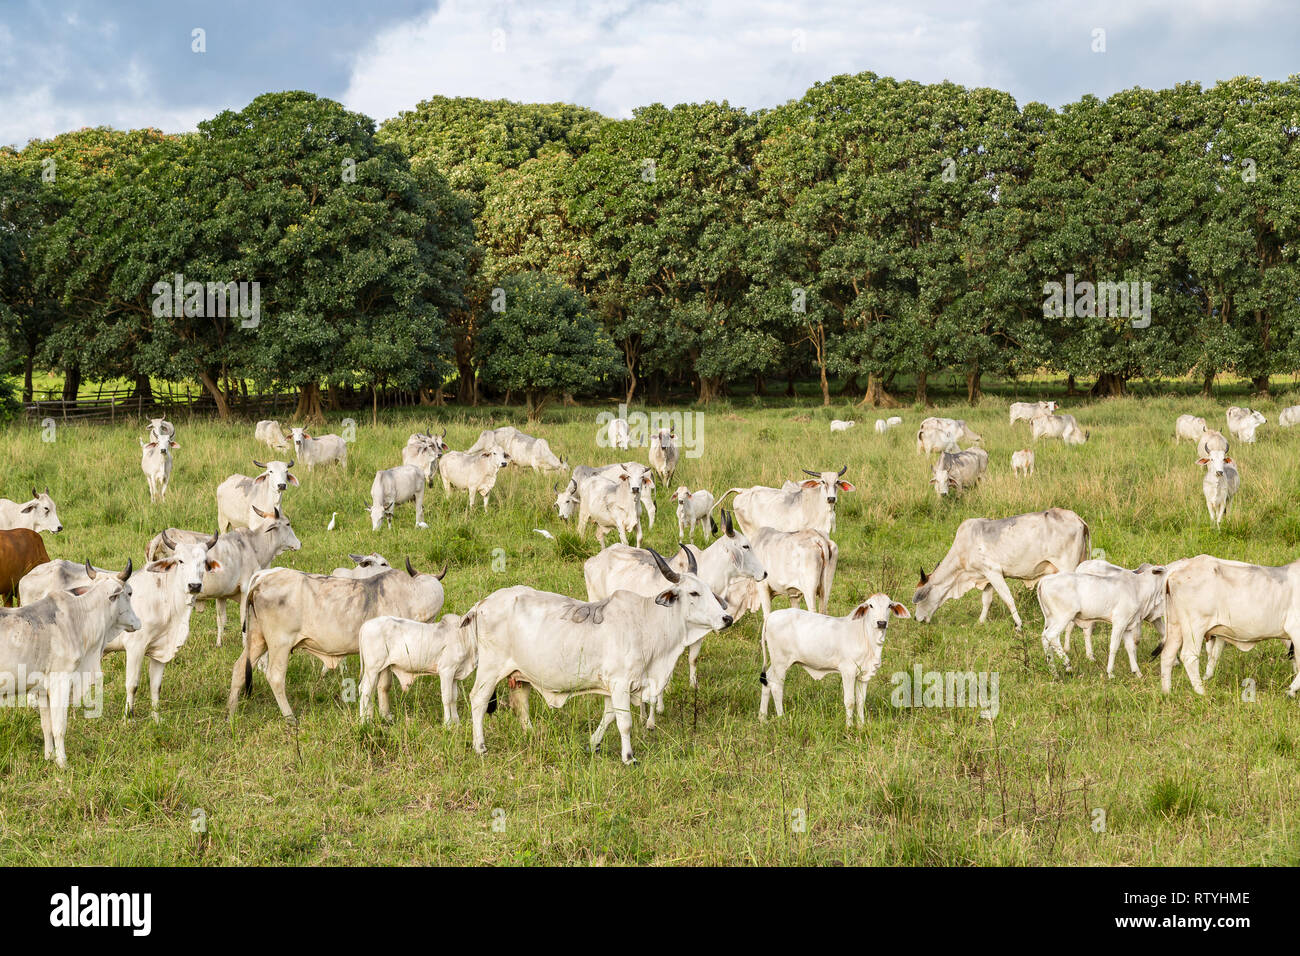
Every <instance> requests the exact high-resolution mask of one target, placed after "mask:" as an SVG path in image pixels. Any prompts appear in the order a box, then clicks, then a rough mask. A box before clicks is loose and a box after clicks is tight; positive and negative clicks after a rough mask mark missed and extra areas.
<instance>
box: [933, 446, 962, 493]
mask: <svg viewBox="0 0 1300 956" xmlns="http://www.w3.org/2000/svg"><path fill="white" fill-rule="evenodd" d="M945 457H946V453H945V454H943V455H940V456H939V460H938V461H936V462H935V463H934V475H933V476H931V478H930V484H932V485H934V493H935V494H937V495H939V496H940V497H943V496H945V495H947V494H948V493H949V492H958V491H961V482H960V481H958V480H957V476H956V475H954V474H953V473H952V471H951V470H949V468H948V462H947V461H946V460H945Z"/></svg>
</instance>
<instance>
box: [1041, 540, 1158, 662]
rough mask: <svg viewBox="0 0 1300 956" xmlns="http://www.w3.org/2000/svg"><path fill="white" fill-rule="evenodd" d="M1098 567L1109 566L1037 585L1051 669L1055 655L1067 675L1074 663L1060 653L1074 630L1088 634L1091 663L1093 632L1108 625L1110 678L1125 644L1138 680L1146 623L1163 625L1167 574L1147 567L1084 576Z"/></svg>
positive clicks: (1045, 650)
mask: <svg viewBox="0 0 1300 956" xmlns="http://www.w3.org/2000/svg"><path fill="white" fill-rule="evenodd" d="M1096 564H1105V562H1092V561H1085V562H1083V563H1081V564H1080V565H1079V567H1078V568H1077V569H1075V570H1074V571H1062V572H1061V573H1059V574H1049V575H1048V576H1047V577H1045V578H1043V579H1042V580H1041V581H1039V582H1038V604H1039V606H1040V607H1041V608H1042V609H1043V653H1044V654H1046V655H1047V663H1048V664H1049V665H1051V666H1053V667H1054V666H1055V658H1054V657H1053V655H1054V654H1055V655H1056V656H1058V657H1060V658H1061V659H1062V660H1063V661H1065V669H1066V671H1067V672H1068V671H1069V670H1071V667H1070V658H1069V655H1068V652H1067V651H1066V650H1065V649H1064V648H1062V647H1061V641H1060V637H1061V634H1062V633H1063V632H1064V633H1066V634H1068V633H1069V630H1070V628H1072V627H1073V626H1074V625H1076V624H1077V625H1079V626H1080V628H1082V629H1083V631H1084V640H1085V644H1086V647H1087V654H1088V660H1092V659H1093V657H1092V627H1093V625H1095V624H1097V623H1099V622H1107V623H1109V624H1110V653H1109V654H1108V655H1107V657H1106V676H1107V677H1114V676H1115V654H1116V652H1117V651H1118V650H1119V645H1120V641H1121V640H1122V641H1123V642H1124V649H1125V650H1126V651H1128V662H1129V669H1130V670H1131V671H1132V672H1133V673H1134V674H1136V675H1138V676H1139V677H1140V676H1142V672H1141V671H1140V670H1138V663H1137V645H1138V640H1139V639H1140V638H1141V637H1142V622H1143V621H1144V620H1145V621H1153V620H1159V619H1160V617H1162V616H1163V615H1164V598H1165V569H1164V568H1163V567H1158V566H1154V565H1150V564H1144V565H1142V566H1141V567H1139V568H1138V569H1137V570H1136V571H1128V570H1125V569H1123V568H1115V569H1114V570H1109V569H1108V570H1104V571H1101V572H1100V573H1092V572H1091V571H1088V570H1085V565H1096ZM1113 567H1114V566H1113V565H1111V566H1108V568H1113Z"/></svg>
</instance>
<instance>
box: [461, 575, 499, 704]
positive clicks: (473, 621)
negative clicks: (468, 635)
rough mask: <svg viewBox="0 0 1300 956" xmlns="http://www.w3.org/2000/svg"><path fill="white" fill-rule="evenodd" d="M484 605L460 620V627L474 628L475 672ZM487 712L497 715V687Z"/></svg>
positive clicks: (473, 608)
mask: <svg viewBox="0 0 1300 956" xmlns="http://www.w3.org/2000/svg"><path fill="white" fill-rule="evenodd" d="M482 603H483V602H482V601H479V602H478V604H475V605H474V606H473V607H472V608H470V609H469V610H468V611H467V612H466V613H465V616H464V617H463V618H461V620H460V626H461V627H471V626H472V627H473V628H474V668H475V670H477V669H478V618H479V605H481V604H482ZM487 712H488V713H489V714H495V713H496V712H497V688H496V685H493V687H492V697H491V699H490V700H489V701H488V705H487Z"/></svg>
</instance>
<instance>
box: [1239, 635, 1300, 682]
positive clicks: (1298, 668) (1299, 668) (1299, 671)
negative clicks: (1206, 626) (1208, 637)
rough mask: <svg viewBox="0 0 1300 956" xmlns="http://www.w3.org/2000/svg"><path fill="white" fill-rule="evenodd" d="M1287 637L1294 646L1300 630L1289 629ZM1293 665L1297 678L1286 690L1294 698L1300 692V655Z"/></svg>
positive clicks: (1294, 659)
mask: <svg viewBox="0 0 1300 956" xmlns="http://www.w3.org/2000/svg"><path fill="white" fill-rule="evenodd" d="M1293 635H1295V636H1293ZM1286 636H1287V638H1288V641H1289V643H1291V644H1294V643H1295V640H1296V636H1300V628H1295V629H1293V628H1287V630H1286ZM1219 643H1221V644H1222V643H1223V639H1222V638H1220V639H1219ZM1292 664H1293V665H1294V666H1295V678H1294V679H1293V680H1292V681H1291V684H1290V686H1289V687H1287V689H1286V695H1287V696H1288V697H1294V696H1295V695H1296V692H1297V691H1300V654H1296V655H1294V657H1293V659H1292Z"/></svg>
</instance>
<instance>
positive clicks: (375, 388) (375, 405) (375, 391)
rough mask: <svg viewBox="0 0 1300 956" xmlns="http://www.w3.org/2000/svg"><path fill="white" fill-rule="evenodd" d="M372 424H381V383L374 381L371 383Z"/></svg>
mask: <svg viewBox="0 0 1300 956" xmlns="http://www.w3.org/2000/svg"><path fill="white" fill-rule="evenodd" d="M370 424H371V426H375V425H378V424H379V385H378V383H374V382H372V383H371V385H370Z"/></svg>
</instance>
